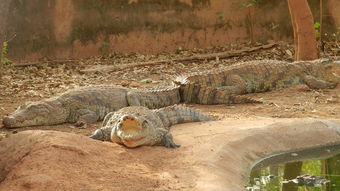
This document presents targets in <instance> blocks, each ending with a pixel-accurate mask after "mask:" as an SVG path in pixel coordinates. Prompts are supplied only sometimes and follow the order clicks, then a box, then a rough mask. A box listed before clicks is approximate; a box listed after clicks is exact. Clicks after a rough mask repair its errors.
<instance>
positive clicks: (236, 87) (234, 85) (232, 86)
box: [216, 75, 247, 94]
mask: <svg viewBox="0 0 340 191" xmlns="http://www.w3.org/2000/svg"><path fill="white" fill-rule="evenodd" d="M246 87H247V84H246V81H245V80H244V79H243V78H242V77H241V76H239V75H228V76H227V77H226V78H225V85H224V86H217V87H216V88H218V89H221V90H227V91H230V93H232V94H245V93H246V92H247V89H246Z"/></svg>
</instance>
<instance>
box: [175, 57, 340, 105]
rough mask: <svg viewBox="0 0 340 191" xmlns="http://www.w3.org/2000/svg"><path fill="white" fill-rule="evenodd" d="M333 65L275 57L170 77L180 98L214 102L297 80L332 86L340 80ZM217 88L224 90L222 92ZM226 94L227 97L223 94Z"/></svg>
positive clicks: (314, 85) (300, 82)
mask: <svg viewBox="0 0 340 191" xmlns="http://www.w3.org/2000/svg"><path fill="white" fill-rule="evenodd" d="M335 67H337V68H339V67H340V64H339V62H335V61H330V60H316V61H303V62H292V63H289V62H285V61H278V60H258V61H247V62H239V63H236V64H233V65H229V66H226V67H222V68H218V69H213V70H210V71H205V72H198V73H190V74H185V75H179V76H176V77H175V78H174V79H173V83H174V84H176V85H179V86H180V97H181V101H182V102H185V103H199V104H215V103H223V102H228V101H230V102H235V101H233V97H237V95H239V96H241V95H242V94H247V93H258V92H266V91H271V90H275V89H281V88H287V87H291V86H295V85H299V84H305V85H307V86H308V87H309V88H311V89H325V88H334V87H335V86H336V85H337V83H338V82H339V81H340V78H339V76H336V75H334V74H333V73H332V71H333V69H334V68H335ZM221 90H224V91H222V92H223V94H224V95H222V96H221V95H220V92H221ZM228 92H229V93H228ZM228 96H229V97H230V99H226V98H225V97H228Z"/></svg>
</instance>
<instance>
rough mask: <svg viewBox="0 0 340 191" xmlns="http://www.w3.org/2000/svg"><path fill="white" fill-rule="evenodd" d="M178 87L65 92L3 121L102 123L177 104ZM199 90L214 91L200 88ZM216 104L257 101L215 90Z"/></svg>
mask: <svg viewBox="0 0 340 191" xmlns="http://www.w3.org/2000/svg"><path fill="white" fill-rule="evenodd" d="M179 88H180V87H179V86H178V85H171V86H167V87H162V88H150V89H129V88H125V87H121V86H88V87H82V88H76V89H73V90H70V91H67V92H65V93H63V94H61V95H59V96H56V97H52V98H49V99H43V100H41V101H37V102H26V103H25V104H23V105H21V106H19V107H18V108H17V110H16V111H14V112H13V113H11V114H10V115H9V116H6V117H4V119H3V124H4V126H5V127H7V128H16V127H26V126H41V125H57V124H62V123H75V125H76V126H82V127H85V126H86V124H88V123H94V122H96V121H101V120H103V119H104V117H105V116H106V114H108V113H109V112H112V111H117V110H118V109H120V108H123V107H127V106H145V107H147V108H150V109H156V108H162V107H166V106H170V105H174V104H178V103H180V100H181V98H180V95H179ZM199 89H201V90H202V89H206V90H207V91H215V90H214V89H213V88H210V87H204V86H201V87H199ZM217 92H218V93H215V94H214V95H216V100H217V101H219V102H217V101H216V102H215V104H217V103H258V101H256V100H253V99H250V98H247V97H242V96H239V95H230V93H229V92H228V91H225V90H217Z"/></svg>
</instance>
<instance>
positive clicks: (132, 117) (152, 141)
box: [91, 105, 216, 148]
mask: <svg viewBox="0 0 340 191" xmlns="http://www.w3.org/2000/svg"><path fill="white" fill-rule="evenodd" d="M213 120H216V119H215V118H213V117H211V116H208V115H205V114H203V113H201V112H199V111H197V110H195V109H193V108H189V107H184V106H179V105H174V106H169V107H165V108H161V109H156V110H150V109H148V108H146V107H138V106H131V107H125V108H123V109H120V110H119V111H117V112H112V113H110V114H108V115H107V116H106V117H105V120H104V122H103V125H102V127H101V128H100V129H97V130H96V131H95V132H94V134H93V135H92V136H91V138H93V139H97V140H102V141H112V142H115V143H118V144H123V145H125V146H126V147H130V148H134V147H138V146H143V145H147V146H152V145H162V146H165V147H172V148H174V147H179V145H177V144H175V143H174V142H173V139H172V135H171V134H170V132H169V129H170V126H172V125H175V124H178V123H185V122H194V121H213Z"/></svg>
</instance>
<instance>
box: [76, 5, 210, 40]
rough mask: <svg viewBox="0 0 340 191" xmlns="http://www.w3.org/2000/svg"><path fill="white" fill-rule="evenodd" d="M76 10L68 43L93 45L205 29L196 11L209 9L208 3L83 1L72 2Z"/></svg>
mask: <svg viewBox="0 0 340 191" xmlns="http://www.w3.org/2000/svg"><path fill="white" fill-rule="evenodd" d="M73 3H74V5H75V7H76V9H77V10H78V12H79V13H78V15H77V18H76V19H75V20H74V21H73V27H72V28H73V31H72V34H71V39H70V40H71V41H74V40H80V41H81V42H82V43H83V44H87V43H88V42H90V41H92V42H96V40H97V39H98V36H100V35H101V36H104V39H106V40H107V39H108V38H109V37H110V36H111V35H122V34H127V33H129V32H133V31H138V30H149V31H157V32H161V33H171V32H174V31H176V30H181V29H184V28H186V29H187V28H190V29H194V30H201V29H203V28H204V27H205V26H203V25H202V24H201V21H199V20H198V19H197V16H196V14H195V9H199V8H202V7H203V6H207V5H210V0H192V6H190V5H189V4H187V3H184V2H181V1H179V0H167V1H164V0H139V1H134V2H132V3H130V2H129V1H128V0H115V1H111V0H102V1H92V0H82V1H77V0H74V1H73Z"/></svg>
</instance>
